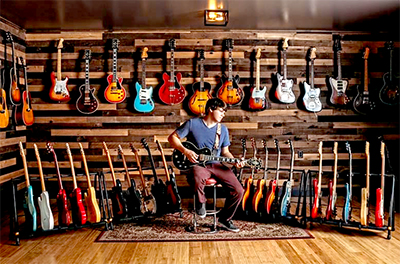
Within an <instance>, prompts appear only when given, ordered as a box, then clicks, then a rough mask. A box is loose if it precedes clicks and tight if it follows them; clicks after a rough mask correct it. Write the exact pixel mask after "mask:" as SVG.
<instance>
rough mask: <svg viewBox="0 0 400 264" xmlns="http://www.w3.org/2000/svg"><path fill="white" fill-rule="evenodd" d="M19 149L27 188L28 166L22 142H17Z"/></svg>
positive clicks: (28, 182) (28, 184) (28, 183)
mask: <svg viewBox="0 0 400 264" xmlns="http://www.w3.org/2000/svg"><path fill="white" fill-rule="evenodd" d="M19 147H20V152H21V158H22V162H23V164H24V173H25V181H26V186H27V187H29V186H30V185H31V184H30V181H29V173H28V165H27V163H26V157H25V150H24V147H23V146H22V142H19Z"/></svg>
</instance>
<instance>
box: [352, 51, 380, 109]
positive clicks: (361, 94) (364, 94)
mask: <svg viewBox="0 0 400 264" xmlns="http://www.w3.org/2000/svg"><path fill="white" fill-rule="evenodd" d="M368 57H369V48H368V47H366V48H365V51H364V56H363V59H364V83H363V86H361V85H359V86H358V93H357V95H356V97H355V98H354V101H353V107H354V110H355V111H356V112H357V113H359V114H362V115H366V114H368V113H370V112H372V110H374V108H375V103H374V102H373V101H372V100H371V98H370V96H369V90H368V85H369V77H368Z"/></svg>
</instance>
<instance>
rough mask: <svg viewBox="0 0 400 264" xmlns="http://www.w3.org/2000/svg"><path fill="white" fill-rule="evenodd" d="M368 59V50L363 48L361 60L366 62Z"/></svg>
mask: <svg viewBox="0 0 400 264" xmlns="http://www.w3.org/2000/svg"><path fill="white" fill-rule="evenodd" d="M368 57H369V48H368V47H365V50H364V55H363V59H364V60H368Z"/></svg>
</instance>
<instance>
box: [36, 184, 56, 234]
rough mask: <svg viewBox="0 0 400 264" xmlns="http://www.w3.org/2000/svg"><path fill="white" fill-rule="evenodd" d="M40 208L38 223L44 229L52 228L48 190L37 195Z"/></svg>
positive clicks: (52, 221) (52, 219) (52, 220)
mask: <svg viewBox="0 0 400 264" xmlns="http://www.w3.org/2000/svg"><path fill="white" fill-rule="evenodd" d="M38 204H39V209H40V223H41V226H42V229H43V230H44V231H47V230H51V229H53V228H54V218H53V213H52V212H51V207H50V198H49V193H48V192H46V191H45V192H42V193H41V194H40V196H39V197H38Z"/></svg>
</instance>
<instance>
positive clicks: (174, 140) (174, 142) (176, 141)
mask: <svg viewBox="0 0 400 264" xmlns="http://www.w3.org/2000/svg"><path fill="white" fill-rule="evenodd" d="M168 142H169V144H171V146H172V147H173V148H174V149H177V150H179V151H180V152H182V153H183V154H184V155H185V156H186V157H187V158H188V159H189V161H190V162H192V163H197V162H198V160H197V159H198V157H199V155H197V154H196V152H194V151H192V150H190V149H187V148H185V147H184V146H183V145H182V141H181V139H180V137H179V135H178V134H177V133H176V132H173V133H172V134H171V135H169V137H168Z"/></svg>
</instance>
